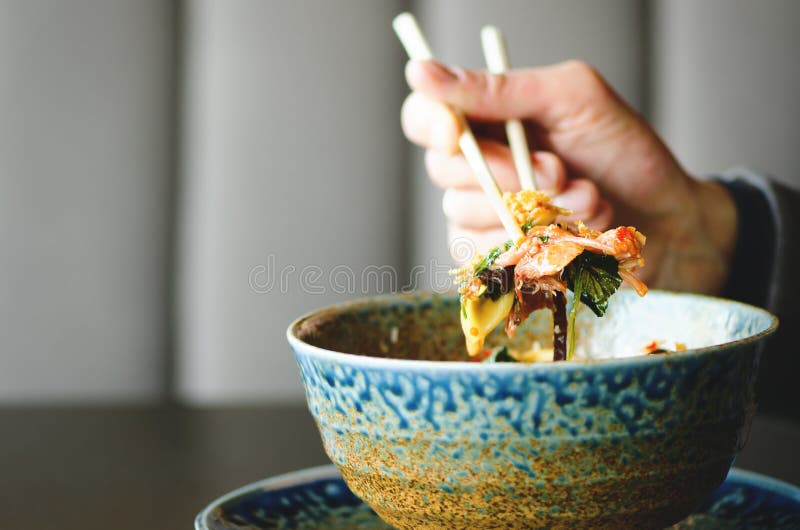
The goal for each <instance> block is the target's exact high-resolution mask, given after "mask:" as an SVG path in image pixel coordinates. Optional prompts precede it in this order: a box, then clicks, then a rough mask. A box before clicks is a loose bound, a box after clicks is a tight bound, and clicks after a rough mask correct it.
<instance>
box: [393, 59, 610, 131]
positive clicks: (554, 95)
mask: <svg viewBox="0 0 800 530" xmlns="http://www.w3.org/2000/svg"><path fill="white" fill-rule="evenodd" d="M406 80H407V81H408V84H409V86H410V87H411V88H412V89H413V90H415V91H419V92H421V93H423V94H425V95H427V96H429V97H431V98H433V99H437V100H440V101H444V102H445V103H449V104H450V105H453V106H454V107H456V108H457V109H459V110H461V111H463V112H464V113H465V114H467V115H468V116H469V117H471V118H476V119H479V120H498V121H501V120H507V119H515V118H516V119H519V118H528V119H531V120H534V121H536V122H538V123H539V124H540V125H542V126H543V127H545V128H547V129H552V128H555V127H556V126H557V124H558V123H559V122H560V121H561V120H563V119H565V118H569V117H570V115H574V114H575V113H577V112H580V109H582V108H585V107H586V105H587V104H592V105H597V104H598V103H601V102H602V100H601V99H600V98H603V97H605V96H607V95H608V94H609V93H613V91H612V90H611V89H610V87H609V86H608V85H607V84H606V82H605V81H604V80H603V78H602V77H601V76H600V74H598V73H597V71H596V70H594V68H592V67H591V66H589V65H587V64H586V63H583V62H580V61H567V62H564V63H559V64H556V65H553V66H547V67H542V68H528V69H524V70H511V71H509V72H507V73H505V74H491V73H489V72H487V71H485V70H467V69H464V68H459V67H447V66H444V65H443V64H441V63H439V62H436V61H409V63H408V64H407V65H406Z"/></svg>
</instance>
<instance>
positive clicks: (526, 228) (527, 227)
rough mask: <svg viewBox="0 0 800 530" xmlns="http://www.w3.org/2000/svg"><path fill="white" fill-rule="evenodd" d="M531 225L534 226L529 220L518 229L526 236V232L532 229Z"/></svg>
mask: <svg viewBox="0 0 800 530" xmlns="http://www.w3.org/2000/svg"><path fill="white" fill-rule="evenodd" d="M533 225H534V223H533V219H531V220H530V221H528V222H527V223H525V224H524V225H522V226H521V227H520V228H521V229H522V231H523V232H524V233H526V234H527V233H528V230H530V229H531V228H533Z"/></svg>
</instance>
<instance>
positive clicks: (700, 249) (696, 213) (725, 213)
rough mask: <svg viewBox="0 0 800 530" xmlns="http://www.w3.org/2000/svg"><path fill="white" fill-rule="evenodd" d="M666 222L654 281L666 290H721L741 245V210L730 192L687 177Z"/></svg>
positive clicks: (699, 291) (712, 291)
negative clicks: (739, 223) (738, 221)
mask: <svg viewBox="0 0 800 530" xmlns="http://www.w3.org/2000/svg"><path fill="white" fill-rule="evenodd" d="M684 182H686V184H687V187H686V188H684V192H685V193H682V194H681V195H682V196H683V197H682V198H681V199H676V200H677V204H678V205H679V206H678V208H677V209H676V212H675V213H674V214H673V215H670V217H669V219H668V220H665V221H666V223H667V225H668V226H666V227H665V228H664V232H663V234H664V236H665V237H664V239H663V242H664V245H663V247H662V249H661V253H660V254H661V255H660V258H661V259H660V263H659V268H658V273H657V275H656V278H655V280H656V281H655V285H656V286H658V287H661V288H665V289H675V290H679V291H690V292H697V293H705V294H719V293H720V292H721V291H722V289H723V287H724V285H725V282H726V281H727V279H728V274H729V271H730V263H731V260H732V256H733V252H734V250H735V247H736V237H737V224H736V223H737V210H736V205H735V203H734V201H733V198H732V197H731V195H730V193H729V192H728V191H727V190H726V189H725V187H724V186H721V185H719V184H717V183H715V182H708V181H701V180H696V179H693V178H691V177H689V176H688V175H687V176H686V180H685V181H684Z"/></svg>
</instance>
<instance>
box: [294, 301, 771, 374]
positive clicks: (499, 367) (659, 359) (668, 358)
mask: <svg viewBox="0 0 800 530" xmlns="http://www.w3.org/2000/svg"><path fill="white" fill-rule="evenodd" d="M649 294H656V295H670V296H679V297H682V298H695V299H698V298H699V299H702V300H714V301H717V302H724V303H726V304H731V305H736V306H739V307H742V308H745V309H747V310H749V311H753V312H756V313H761V315H762V316H764V317H766V318H767V319H768V320H769V322H770V323H769V325H768V326H767V327H766V328H765V329H763V330H762V331H760V332H758V333H756V334H755V335H750V336H749V337H744V338H741V339H738V340H734V341H730V342H723V343H720V344H713V345H711V346H703V347H702V348H689V349H686V350H684V351H679V352H673V353H670V354H669V355H649V354H641V355H631V356H628V357H621V358H611V359H579V360H569V361H559V362H541V363H535V362H534V363H480V362H474V361H470V360H465V361H429V360H421V359H397V358H393V357H372V356H370V355H365V354H359V353H346V352H340V351H335V350H329V349H326V348H321V347H319V346H314V345H313V344H310V343H308V342H306V341H304V340H302V339H300V338H298V337H297V336H296V335H295V330H297V329H298V328H299V326H300V323H302V322H303V321H305V320H307V319H309V318H311V317H313V316H316V315H318V314H320V313H323V312H342V311H344V310H347V309H352V308H355V307H358V306H361V305H366V304H369V303H372V304H375V303H378V304H386V303H389V302H392V301H402V300H403V299H411V298H417V297H423V296H428V297H431V298H435V297H439V298H442V299H447V298H454V297H455V296H456V294H455V293H454V292H447V293H436V292H430V291H414V292H411V293H391V294H381V295H375V296H367V297H360V298H355V299H352V300H347V301H344V302H339V303H336V304H330V305H328V306H325V307H321V308H319V309H315V310H313V311H309V312H308V313H305V314H304V315H302V316H300V317H297V318H296V319H294V320H293V321H292V322H291V324H289V327H288V328H287V329H286V338H287V340H288V341H289V345H290V346H291V347H292V350H293V351H294V352H295V355H296V356H297V355H299V354H300V352H301V351H302V353H303V355H307V356H311V357H314V358H316V359H317V360H330V361H338V362H341V363H344V364H347V365H351V366H352V365H360V366H362V367H370V368H380V367H384V368H400V367H402V368H404V369H410V370H414V371H416V370H419V371H428V372H429V371H431V370H432V369H433V370H436V371H453V372H461V371H469V370H474V371H481V372H484V371H486V370H490V371H492V372H519V371H537V372H538V371H542V372H545V371H550V370H556V371H565V370H566V371H572V370H581V369H585V368H587V367H592V368H593V369H597V368H602V367H608V368H615V367H620V366H631V365H637V366H638V365H645V366H646V365H650V364H659V363H667V364H669V363H676V362H679V361H682V360H688V359H691V358H695V357H698V356H703V355H713V354H721V353H724V352H726V351H728V350H732V349H736V348H738V347H740V346H746V345H749V344H751V343H757V342H760V341H761V340H762V339H764V338H766V337H767V336H769V335H772V334H773V333H774V332H775V331H776V330H777V329H778V323H779V319H778V317H777V316H776V315H775V314H773V313H771V312H770V311H767V310H766V309H763V308H761V307H757V306H754V305H751V304H746V303H744V302H739V301H737V300H730V299H727V298H722V297H720V296H711V295H705V294H696V293H684V292H678V291H670V290H662V289H651V290H650V291H649V293H648V295H649Z"/></svg>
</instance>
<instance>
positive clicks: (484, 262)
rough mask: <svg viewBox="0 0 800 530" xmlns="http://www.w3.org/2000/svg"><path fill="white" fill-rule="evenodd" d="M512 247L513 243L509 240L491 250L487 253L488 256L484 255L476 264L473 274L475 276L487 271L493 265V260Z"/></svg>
mask: <svg viewBox="0 0 800 530" xmlns="http://www.w3.org/2000/svg"><path fill="white" fill-rule="evenodd" d="M512 246H514V242H513V241H511V240H510V239H509V240H508V241H506V242H505V243H503V244H502V245H500V246H499V247H494V248H493V249H492V250H490V251H489V253H488V254H486V256H484V257H483V259H481V260H480V261H479V262H478V264H477V265H475V270H474V271H473V274H474V275H475V276H477V275H479V274H480V273H482V272H483V271H485V270H486V269H488V268H489V267H491V266H492V265H494V262H495V260H496V259H497V258H498V257H499V256H500V254H502V253H503V252H505V251H506V250H508V249H510V248H511V247H512Z"/></svg>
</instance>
